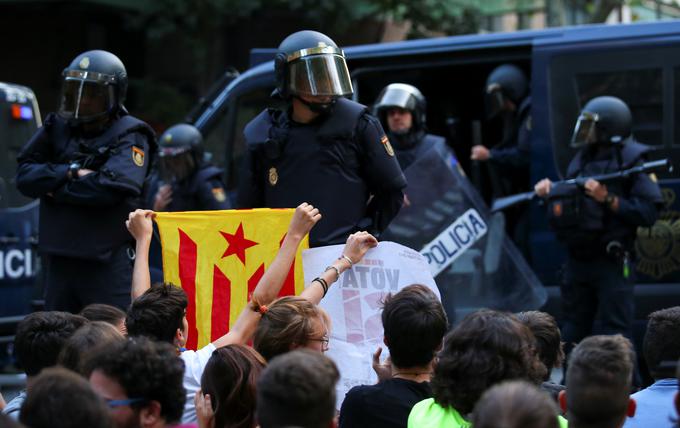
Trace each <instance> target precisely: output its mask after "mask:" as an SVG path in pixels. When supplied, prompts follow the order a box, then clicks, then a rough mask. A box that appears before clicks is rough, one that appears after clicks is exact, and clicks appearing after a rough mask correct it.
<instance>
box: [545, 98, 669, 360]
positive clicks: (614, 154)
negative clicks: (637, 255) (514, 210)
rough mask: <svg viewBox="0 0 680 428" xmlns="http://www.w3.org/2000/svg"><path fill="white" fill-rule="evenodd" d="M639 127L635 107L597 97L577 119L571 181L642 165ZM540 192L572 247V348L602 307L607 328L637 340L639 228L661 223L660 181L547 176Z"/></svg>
mask: <svg viewBox="0 0 680 428" xmlns="http://www.w3.org/2000/svg"><path fill="white" fill-rule="evenodd" d="M631 124H632V117H631V113H630V110H629V109H628V106H627V105H626V104H625V103H624V102H623V101H621V100H620V99H618V98H615V97H609V96H602V97H597V98H594V99H592V100H591V101H589V102H588V103H587V104H586V105H585V107H584V108H583V110H582V111H581V114H580V116H579V118H578V121H577V122H576V127H575V129H574V134H573V137H572V145H573V146H574V147H576V148H579V151H578V152H577V153H576V155H575V157H574V158H573V159H572V160H571V162H570V164H569V166H568V168H567V174H566V175H567V178H575V177H583V178H584V179H585V178H587V177H589V176H592V175H595V174H604V173H608V172H616V171H619V170H622V169H627V168H630V167H633V166H635V165H636V164H638V163H640V162H642V160H643V159H644V157H645V155H646V154H647V153H648V152H649V150H650V148H649V147H648V146H645V145H643V144H640V143H638V142H636V141H635V140H634V138H633V136H632V135H631ZM535 191H536V194H537V195H538V196H541V197H545V198H546V199H547V207H548V209H547V214H548V219H549V221H550V224H551V226H552V228H553V230H554V231H555V233H556V235H557V237H558V239H560V240H561V241H562V242H563V243H564V244H566V246H567V249H568V259H567V264H566V267H565V271H564V278H563V284H562V288H561V291H562V303H563V314H564V325H563V332H562V337H563V338H564V341H565V343H567V347H568V348H569V347H570V346H571V345H572V344H574V343H578V342H579V341H580V340H581V339H582V338H584V337H586V336H587V335H589V334H591V330H592V326H593V321H594V318H595V315H596V313H597V311H598V309H599V310H600V313H601V317H602V328H603V333H606V334H615V333H621V334H624V335H627V336H629V337H630V334H631V327H632V322H633V316H634V312H633V309H634V302H633V271H634V266H633V261H634V252H633V250H634V241H635V236H636V229H637V228H638V226H645V227H649V226H651V225H652V224H654V222H655V220H656V218H657V209H658V207H659V204H660V203H661V202H662V197H661V191H660V190H659V187H658V185H657V184H656V183H655V181H654V180H652V179H651V178H650V177H649V176H648V175H646V174H638V175H636V176H633V177H632V178H630V179H625V180H620V181H616V182H609V183H607V184H604V183H600V182H598V181H596V180H593V179H588V180H587V181H586V182H585V186H584V188H583V189H580V188H579V187H578V186H575V185H568V186H567V185H555V186H553V185H552V183H551V181H550V180H549V179H543V180H541V181H540V182H538V183H537V184H536V186H535Z"/></svg>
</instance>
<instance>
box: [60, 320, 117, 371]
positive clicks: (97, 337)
mask: <svg viewBox="0 0 680 428" xmlns="http://www.w3.org/2000/svg"><path fill="white" fill-rule="evenodd" d="M123 340H125V337H124V336H123V335H122V334H121V332H120V331H118V330H117V329H116V327H114V326H113V325H111V324H109V323H107V322H104V321H92V322H89V323H87V324H85V325H84V326H82V327H80V328H79V329H78V330H76V331H75V333H73V335H71V337H69V338H68V339H66V341H65V342H64V345H63V346H62V348H61V352H60V353H59V358H58V360H57V363H58V364H59V365H60V366H62V367H65V368H67V369H69V370H73V371H74V372H76V373H80V374H84V368H83V362H84V360H85V357H86V356H87V355H88V354H89V353H90V352H92V350H93V349H95V348H97V347H99V346H105V345H106V344H108V343H110V342H116V341H123Z"/></svg>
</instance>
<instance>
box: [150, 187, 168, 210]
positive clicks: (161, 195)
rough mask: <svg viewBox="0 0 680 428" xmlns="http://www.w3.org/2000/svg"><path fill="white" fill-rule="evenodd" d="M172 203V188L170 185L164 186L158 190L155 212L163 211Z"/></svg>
mask: <svg viewBox="0 0 680 428" xmlns="http://www.w3.org/2000/svg"><path fill="white" fill-rule="evenodd" d="M170 202H172V187H170V185H169V184H164V185H162V186H161V187H159V188H158V192H156V197H154V199H153V210H154V211H163V210H164V209H165V207H167V206H168V205H170Z"/></svg>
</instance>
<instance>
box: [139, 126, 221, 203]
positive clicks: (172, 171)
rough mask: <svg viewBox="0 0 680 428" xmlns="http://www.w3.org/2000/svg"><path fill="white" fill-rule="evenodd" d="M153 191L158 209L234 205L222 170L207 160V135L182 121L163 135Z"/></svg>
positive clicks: (153, 201)
mask: <svg viewBox="0 0 680 428" xmlns="http://www.w3.org/2000/svg"><path fill="white" fill-rule="evenodd" d="M149 195H150V196H151V197H152V198H153V200H152V201H151V203H150V204H149V205H150V206H151V207H152V208H153V210H154V211H203V210H226V209H229V208H230V204H229V200H228V199H227V193H226V191H225V189H224V184H223V183H222V170H221V169H220V168H217V167H216V166H214V165H211V164H210V163H208V162H206V161H205V159H204V153H203V136H202V135H201V133H200V131H199V130H198V129H196V128H195V127H194V126H192V125H188V124H185V123H182V124H178V125H175V126H172V127H170V128H169V129H168V130H166V131H165V132H164V133H163V135H161V137H160V139H159V150H158V171H157V172H155V173H154V174H153V178H152V180H151V186H150V192H149Z"/></svg>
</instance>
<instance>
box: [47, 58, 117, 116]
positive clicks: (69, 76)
mask: <svg viewBox="0 0 680 428" xmlns="http://www.w3.org/2000/svg"><path fill="white" fill-rule="evenodd" d="M115 82H116V78H115V76H110V75H107V74H102V73H95V72H91V71H77V70H67V71H65V72H64V81H63V83H62V87H61V103H60V105H59V115H60V116H61V117H62V118H64V119H66V120H68V121H70V122H77V123H84V122H91V121H94V120H96V119H99V118H101V117H103V116H105V115H107V114H109V113H110V112H111V111H112V110H113V109H114V108H115V106H116V99H115V93H114V89H115V88H114V85H113V84H115Z"/></svg>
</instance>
